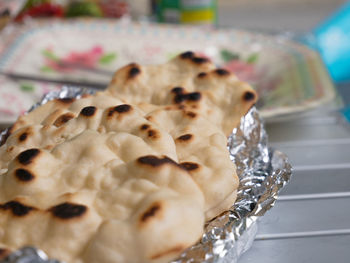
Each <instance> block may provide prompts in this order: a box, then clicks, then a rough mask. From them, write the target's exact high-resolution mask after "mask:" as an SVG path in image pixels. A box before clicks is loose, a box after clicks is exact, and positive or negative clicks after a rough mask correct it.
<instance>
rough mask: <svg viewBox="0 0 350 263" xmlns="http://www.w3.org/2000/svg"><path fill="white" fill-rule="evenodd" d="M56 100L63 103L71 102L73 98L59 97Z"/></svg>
mask: <svg viewBox="0 0 350 263" xmlns="http://www.w3.org/2000/svg"><path fill="white" fill-rule="evenodd" d="M57 101H58V102H61V103H64V104H71V103H73V102H74V101H75V98H61V99H57Z"/></svg>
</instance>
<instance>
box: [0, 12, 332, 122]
mask: <svg viewBox="0 0 350 263" xmlns="http://www.w3.org/2000/svg"><path fill="white" fill-rule="evenodd" d="M185 50H193V51H195V52H198V53H201V54H202V55H204V56H207V57H209V58H210V59H211V60H212V61H214V62H215V63H216V64H217V65H218V66H221V67H225V68H227V69H229V70H232V71H234V72H235V73H236V74H237V75H238V77H240V78H241V79H243V80H245V81H247V82H249V83H250V84H252V85H253V86H254V87H255V88H256V89H257V91H258V92H259V94H260V101H259V104H258V105H257V106H258V108H259V111H260V112H261V115H262V117H263V118H264V119H265V120H266V121H273V120H276V119H283V118H285V117H286V116H288V117H290V116H297V115H298V114H299V113H302V112H305V111H306V110H308V109H312V108H315V107H317V106H319V105H320V104H322V103H325V102H328V101H330V100H331V99H332V98H333V97H334V96H335V91H334V87H333V85H332V83H331V81H330V78H329V76H328V73H327V71H326V70H325V68H324V65H323V63H322V61H321V59H320V57H319V55H318V54H317V53H316V52H314V51H312V50H310V49H308V48H307V47H305V46H302V45H299V44H296V43H293V42H290V41H287V40H283V39H280V38H276V37H272V36H266V35H261V34H256V33H251V32H246V31H241V30H236V29H216V30H214V29H210V28H198V27H193V26H177V25H166V24H163V25H160V24H149V23H131V22H130V21H123V20H122V21H115V20H107V19H106V20H105V19H104V20H97V19H84V20H81V19H77V20H68V21H67V20H65V21H62V20H59V21H52V20H43V21H39V22H37V21H31V22H30V23H27V24H25V25H22V26H12V27H8V28H6V30H5V31H3V32H2V33H1V34H0V71H4V72H15V73H22V74H30V75H34V76H44V77H46V78H52V79H66V80H84V81H94V82H96V81H99V82H101V83H106V85H107V83H108V82H109V80H110V78H111V75H112V74H113V72H114V71H115V70H116V69H118V68H119V67H120V66H123V65H125V64H127V63H130V62H138V63H142V64H149V63H163V62H165V61H168V60H169V59H171V58H172V57H174V56H176V55H177V54H179V53H180V52H183V51H185ZM62 62H69V63H73V64H74V65H78V67H73V68H68V69H67V68H66V67H64V66H62ZM0 87H1V88H0V98H1V99H0V125H6V124H10V123H11V122H13V121H14V120H15V119H16V118H17V116H18V115H19V114H22V113H23V112H24V111H25V109H28V108H29V107H30V105H32V104H33V103H34V102H36V101H38V100H39V99H40V98H41V96H42V95H43V94H44V93H47V92H48V91H51V90H55V89H57V88H60V86H57V85H51V84H49V83H45V84H43V83H36V82H30V81H10V80H9V79H7V78H5V77H1V76H0Z"/></svg>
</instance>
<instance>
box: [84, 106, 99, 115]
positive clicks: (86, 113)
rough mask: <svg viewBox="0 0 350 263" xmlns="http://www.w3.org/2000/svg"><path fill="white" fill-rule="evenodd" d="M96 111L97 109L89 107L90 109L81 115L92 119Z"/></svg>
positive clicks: (86, 109) (86, 108) (87, 108)
mask: <svg viewBox="0 0 350 263" xmlns="http://www.w3.org/2000/svg"><path fill="white" fill-rule="evenodd" d="M96 110H97V108H96V107H94V106H88V107H85V108H83V109H82V110H81V111H80V115H82V116H85V117H91V116H93V115H94V114H95V112H96Z"/></svg>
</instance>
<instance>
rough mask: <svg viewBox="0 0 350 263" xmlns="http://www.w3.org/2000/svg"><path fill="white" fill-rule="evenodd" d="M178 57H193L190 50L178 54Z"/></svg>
mask: <svg viewBox="0 0 350 263" xmlns="http://www.w3.org/2000/svg"><path fill="white" fill-rule="evenodd" d="M180 57H181V58H182V59H189V58H193V57H194V53H193V52H192V51H186V52H184V53H181V54H180Z"/></svg>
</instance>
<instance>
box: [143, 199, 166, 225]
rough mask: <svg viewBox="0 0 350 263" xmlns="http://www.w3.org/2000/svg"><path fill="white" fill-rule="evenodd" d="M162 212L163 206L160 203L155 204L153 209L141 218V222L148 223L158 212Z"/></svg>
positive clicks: (152, 206) (148, 210) (150, 208)
mask: <svg viewBox="0 0 350 263" xmlns="http://www.w3.org/2000/svg"><path fill="white" fill-rule="evenodd" d="M160 210H161V205H160V203H159V202H156V203H154V204H152V205H151V207H149V208H148V209H147V210H146V211H145V212H144V213H143V214H142V215H141V217H140V221H141V222H142V223H144V222H146V221H148V220H149V219H151V218H152V217H154V216H156V214H157V213H158V212H160Z"/></svg>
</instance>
